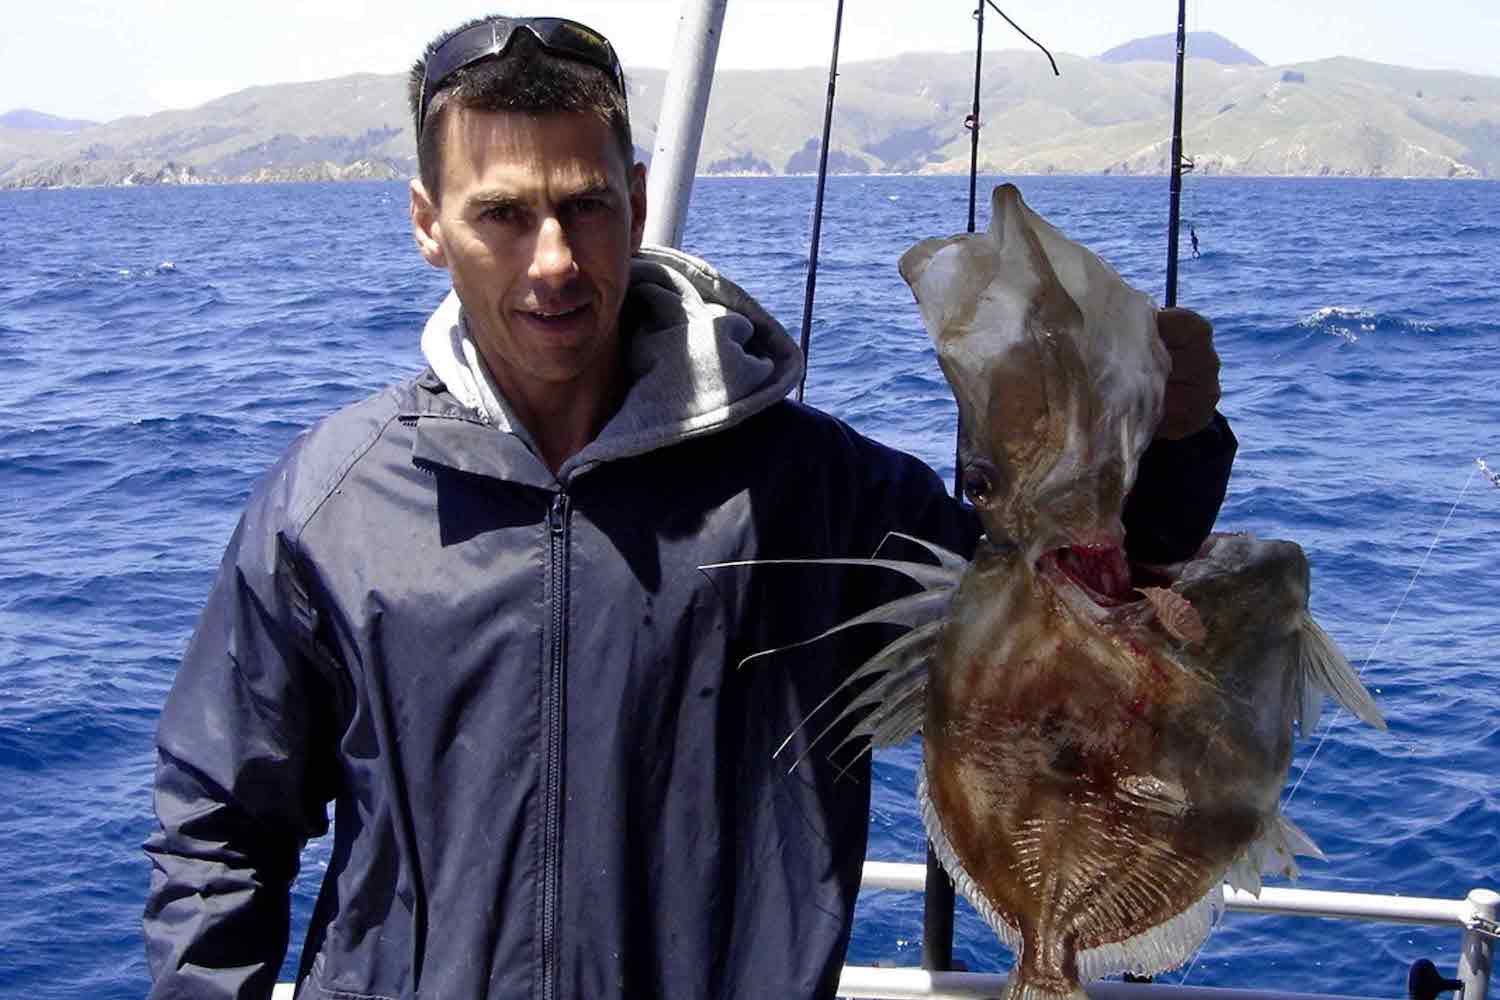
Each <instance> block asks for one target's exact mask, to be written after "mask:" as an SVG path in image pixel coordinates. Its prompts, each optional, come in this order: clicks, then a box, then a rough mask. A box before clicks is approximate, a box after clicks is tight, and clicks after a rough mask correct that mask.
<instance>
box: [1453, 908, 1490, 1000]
mask: <svg viewBox="0 0 1500 1000" xmlns="http://www.w3.org/2000/svg"><path fill="white" fill-rule="evenodd" d="M1469 905H1470V906H1471V907H1473V913H1474V916H1475V917H1477V918H1478V921H1479V922H1480V923H1482V924H1483V925H1484V926H1485V927H1486V928H1487V929H1488V930H1490V931H1491V932H1493V931H1494V928H1495V925H1496V922H1497V920H1500V893H1497V892H1494V891H1493V890H1490V889H1474V890H1471V891H1470V892H1469ZM1463 949H1464V950H1463V954H1461V955H1459V957H1458V978H1459V980H1460V981H1462V982H1463V984H1464V995H1463V1000H1485V994H1487V993H1488V992H1489V988H1490V969H1491V967H1492V966H1493V965H1494V964H1495V939H1494V937H1492V936H1491V934H1487V933H1484V932H1483V931H1482V930H1480V929H1479V928H1478V927H1473V926H1471V927H1470V928H1469V929H1468V930H1466V931H1464V945H1463Z"/></svg>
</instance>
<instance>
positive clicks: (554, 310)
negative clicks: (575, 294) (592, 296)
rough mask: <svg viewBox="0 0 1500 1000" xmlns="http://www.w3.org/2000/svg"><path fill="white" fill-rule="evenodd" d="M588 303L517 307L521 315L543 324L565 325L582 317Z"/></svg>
mask: <svg viewBox="0 0 1500 1000" xmlns="http://www.w3.org/2000/svg"><path fill="white" fill-rule="evenodd" d="M587 308H588V303H586V302H585V303H580V304H579V305H574V306H545V307H542V308H537V309H519V310H517V312H519V313H520V314H521V315H522V316H524V317H526V318H527V319H529V320H531V321H532V322H533V323H538V324H541V325H543V326H566V325H568V324H569V323H571V322H572V321H573V320H575V319H579V318H581V317H582V315H583V312H584V310H586V309H587Z"/></svg>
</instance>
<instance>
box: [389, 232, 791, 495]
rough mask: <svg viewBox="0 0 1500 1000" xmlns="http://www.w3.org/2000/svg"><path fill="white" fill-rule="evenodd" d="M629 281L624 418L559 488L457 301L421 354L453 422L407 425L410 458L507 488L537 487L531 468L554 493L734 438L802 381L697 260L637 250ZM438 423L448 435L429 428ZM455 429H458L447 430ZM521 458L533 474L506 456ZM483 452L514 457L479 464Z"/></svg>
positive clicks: (780, 347) (744, 306)
mask: <svg viewBox="0 0 1500 1000" xmlns="http://www.w3.org/2000/svg"><path fill="white" fill-rule="evenodd" d="M630 278H631V281H630V288H629V290H628V292H627V296H626V305H625V310H624V315H625V316H627V317H629V320H628V322H629V324H630V325H629V328H628V330H627V331H626V341H625V342H626V348H625V349H626V365H627V367H628V370H629V375H630V379H631V384H630V388H629V389H628V390H627V392H626V395H625V400H624V402H623V404H622V405H621V407H620V410H619V412H617V413H616V414H615V415H614V416H613V417H612V418H611V419H610V420H609V422H608V423H607V424H606V425H605V426H604V428H603V429H602V430H601V431H600V432H599V435H598V436H597V437H596V438H595V439H594V440H593V441H592V442H590V443H589V444H588V445H587V446H585V447H584V448H583V450H582V451H580V452H579V453H578V454H576V455H574V456H573V457H572V458H570V459H568V461H567V462H566V463H564V465H563V467H562V468H561V469H559V470H558V475H557V477H556V478H555V479H554V478H553V477H552V475H551V473H550V472H549V471H548V470H547V468H546V466H545V464H544V463H542V461H541V460H540V459H539V458H537V457H536V455H535V450H536V449H535V445H534V442H533V440H532V438H531V436H530V434H529V433H527V431H526V428H525V427H524V426H522V425H521V423H520V421H519V420H518V419H516V417H515V415H514V413H513V411H512V410H511V408H510V406H509V404H508V403H507V402H506V400H505V398H504V395H503V394H502V393H501V392H500V391H499V389H498V388H497V387H496V385H495V382H494V379H493V378H492V377H491V376H490V374H489V372H488V370H487V369H486V368H485V365H484V363H483V362H482V361H481V360H480V358H479V355H478V352H477V350H476V349H475V346H474V343H473V340H472V338H471V337H470V335H469V333H468V328H467V324H466V323H465V322H464V318H463V311H462V308H461V306H460V304H459V302H458V297H457V295H456V294H455V293H453V292H452V291H450V292H449V293H448V296H447V298H446V299H445V300H444V301H443V303H442V305H440V306H439V307H438V309H437V311H436V312H434V313H433V314H432V316H431V318H430V319H429V320H428V321H427V326H426V329H425V330H424V331H423V334H422V353H423V354H424V355H425V356H426V358H427V361H428V363H429V364H430V365H431V366H432V372H433V378H434V382H435V384H436V385H437V386H440V387H444V388H446V390H447V393H446V397H447V399H448V400H450V401H451V402H450V403H449V405H448V406H447V407H446V409H447V410H449V411H452V412H449V413H426V414H422V413H418V414H413V415H414V416H417V417H418V418H419V421H418V435H417V442H418V445H417V447H419V448H421V449H422V455H421V456H414V457H419V458H420V460H423V461H429V462H438V463H440V464H447V465H452V466H453V467H454V468H461V469H463V471H471V472H476V473H479V474H494V473H496V472H498V471H499V470H500V469H501V468H502V467H503V469H504V470H505V472H506V474H504V475H503V478H508V479H517V478H519V479H521V480H524V481H533V480H534V479H535V478H536V477H535V475H534V471H535V470H534V469H529V468H528V466H534V467H535V469H540V470H541V473H542V475H543V476H544V477H545V480H546V484H547V485H548V486H551V487H554V488H555V486H556V485H557V484H558V482H559V481H560V482H561V483H567V482H568V481H569V480H570V478H571V477H572V476H575V475H578V474H579V473H581V472H583V471H585V470H587V469H589V468H592V467H593V466H595V465H598V464H600V463H601V462H607V461H611V460H614V459H619V458H626V457H629V456H632V455H639V454H644V453H646V452H649V451H653V450H655V449H657V448H664V447H667V446H669V445H672V444H676V443H678V442H680V441H685V440H687V439H689V438H693V437H698V436H701V435H704V434H711V433H714V432H716V431H720V430H724V429H726V428H728V427H732V426H734V425H735V424H737V423H739V422H740V421H742V420H745V419H746V418H748V417H750V416H753V415H754V414H756V413H759V412H760V411H762V410H764V409H765V408H766V407H768V406H771V405H773V404H774V403H776V402H779V401H780V400H781V399H783V398H784V397H785V396H786V395H787V393H788V392H790V391H791V389H792V387H793V386H795V385H796V384H797V381H798V379H800V378H801V376H802V355H801V352H800V351H799V350H798V349H797V345H796V344H795V343H793V342H792V339H791V337H790V336H788V335H787V332H786V330H785V329H783V328H782V326H781V324H780V323H778V322H776V320H775V319H774V318H772V317H771V315H770V314H769V313H767V312H766V311H765V310H764V309H763V308H762V307H761V306H760V304H759V303H758V302H756V301H755V300H754V299H753V298H752V297H751V296H750V295H749V294H748V293H747V292H745V291H744V290H743V289H742V288H740V287H739V286H738V285H736V284H734V283H733V282H732V281H729V280H728V279H727V278H724V277H723V276H721V275H720V274H718V273H717V272H716V271H714V269H713V268H712V267H710V266H709V265H708V264H707V263H705V262H704V261H701V260H698V259H697V258H694V257H690V256H688V255H687V254H684V253H681V252H679V251H676V250H671V249H668V248H665V247H643V248H642V249H641V252H640V253H639V254H638V255H637V256H636V258H635V259H633V260H632V262H631V274H630ZM437 418H441V419H442V420H443V425H438V424H436V423H433V421H434V420H435V419H437ZM450 422H452V423H454V424H455V426H454V427H449V426H445V425H446V424H448V423H450ZM424 425H426V426H425V428H424ZM459 425H466V426H467V429H455V428H456V427H457V426H459ZM496 431H499V432H500V433H499V434H498V435H497V434H496V433H495V432H496ZM496 437H499V438H502V439H503V440H504V444H503V445H497V444H496V442H495V438H496ZM439 440H441V441H444V442H449V443H446V444H440V443H439ZM486 441H487V442H489V443H488V445H484V444H482V442H486ZM516 447H519V449H520V450H521V451H522V452H524V454H525V456H526V457H528V458H529V459H530V462H529V463H528V462H525V461H523V460H521V459H520V458H519V457H516V456H514V455H513V454H511V453H512V452H513V451H514V449H515V448H516ZM486 448H487V449H490V450H495V451H498V452H500V453H503V454H505V455H510V457H508V458H507V457H502V455H499V454H497V455H493V456H486V455H484V454H482V453H483V452H484V451H485V450H486ZM456 463H465V464H463V465H460V464H456ZM481 469H485V470H490V471H484V472H482V471H481Z"/></svg>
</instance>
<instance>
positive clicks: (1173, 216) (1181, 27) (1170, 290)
mask: <svg viewBox="0 0 1500 1000" xmlns="http://www.w3.org/2000/svg"><path fill="white" fill-rule="evenodd" d="M1186 52H1187V0H1177V77H1176V86H1175V87H1174V93H1173V96H1172V183H1171V197H1170V202H1169V204H1170V208H1169V209H1168V212H1167V302H1166V304H1167V307H1168V308H1171V307H1172V306H1175V305H1176V304H1177V229H1178V227H1179V226H1180V225H1181V224H1182V174H1183V160H1182V64H1183V58H1184V56H1185V54H1186ZM1187 169H1189V170H1191V169H1192V165H1191V164H1189V165H1188V168H1187Z"/></svg>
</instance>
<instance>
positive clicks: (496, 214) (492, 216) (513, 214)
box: [479, 205, 521, 225]
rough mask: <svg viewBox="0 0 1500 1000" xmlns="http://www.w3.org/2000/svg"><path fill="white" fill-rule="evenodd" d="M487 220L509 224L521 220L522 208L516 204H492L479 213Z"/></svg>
mask: <svg viewBox="0 0 1500 1000" xmlns="http://www.w3.org/2000/svg"><path fill="white" fill-rule="evenodd" d="M479 217H480V218H481V219H483V220H484V221H486V222H498V223H502V224H506V225H509V224H511V223H514V222H519V221H520V220H521V210H520V209H519V208H517V207H516V206H515V205H491V206H490V207H489V208H486V209H485V210H484V211H483V212H481V213H480V214H479Z"/></svg>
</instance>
